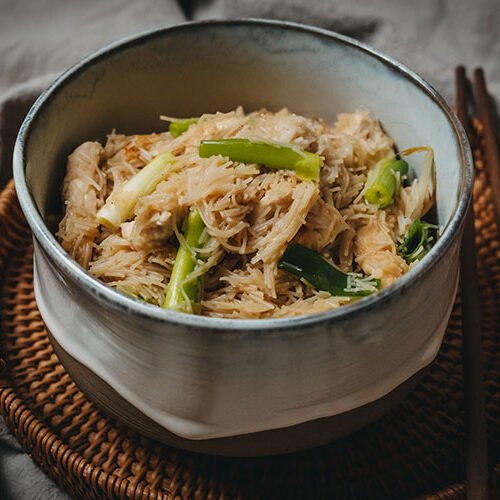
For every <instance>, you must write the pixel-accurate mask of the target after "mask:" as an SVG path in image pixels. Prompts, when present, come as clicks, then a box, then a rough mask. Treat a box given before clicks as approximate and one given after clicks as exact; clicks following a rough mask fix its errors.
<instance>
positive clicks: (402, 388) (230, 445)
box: [47, 328, 430, 457]
mask: <svg viewBox="0 0 500 500" xmlns="http://www.w3.org/2000/svg"><path fill="white" fill-rule="evenodd" d="M47 335H48V337H49V339H50V342H51V343H52V346H53V348H54V351H55V353H56V354H57V357H58V358H59V360H60V361H61V363H62V364H63V366H64V367H65V369H66V371H67V372H68V373H69V375H70V376H71V378H72V379H73V380H74V382H75V383H76V384H77V385H78V387H79V388H80V389H81V390H82V392H84V393H85V395H86V396H87V397H88V398H89V399H90V400H92V401H93V402H94V403H95V404H96V405H97V406H98V407H99V408H101V409H102V410H103V411H104V412H106V413H107V414H108V415H110V416H112V417H113V418H115V419H116V420H118V421H120V422H122V423H123V424H125V425H126V426H128V427H130V428H132V429H133V430H135V431H137V432H139V433H140V434H143V435H144V436H147V437H149V438H151V439H154V440H156V441H160V442H162V443H164V444H167V445H169V446H174V447H176V448H181V449H184V450H188V451H193V452H197V453H205V454H209V455H221V456H233V457H258V456H269V455H280V454H285V453H292V452H297V451H302V450H306V449H309V448H315V447H317V446H321V445H324V444H327V443H331V442H332V441H335V440H337V439H340V438H342V437H345V436H348V435H349V434H352V433H353V432H355V431H357V430H359V429H361V428H362V427H365V426H366V425H368V424H369V423H371V422H373V421H375V420H377V419H379V418H380V417H381V416H382V415H384V414H385V413H387V412H388V411H389V410H391V409H392V408H393V407H394V406H396V405H397V404H399V403H400V402H401V401H402V400H403V399H404V398H405V397H406V396H407V395H408V394H409V393H410V392H411V391H412V390H413V389H414V388H415V386H416V385H417V383H418V382H419V380H420V379H421V378H422V376H423V374H424V372H425V371H426V370H427V369H428V367H429V366H430V365H429V366H427V367H425V368H423V369H421V370H420V371H419V372H417V373H416V374H415V375H413V376H412V377H411V378H409V379H408V380H406V381H405V382H404V383H403V384H401V385H399V386H398V387H396V388H395V389H394V390H392V391H391V392H390V393H388V394H387V395H385V396H384V397H382V398H380V399H378V400H376V401H373V402H372V403H369V404H367V405H364V406H360V407H359V408H355V409H353V410H350V411H347V412H344V413H341V414H339V415H334V416H332V417H326V418H319V419H316V420H311V421H309V422H304V423H302V424H298V425H294V426H291V427H284V428H281V429H272V430H268V431H262V432H255V433H251V434H242V435H238V436H230V437H224V438H217V439H202V440H191V439H185V438H182V437H180V436H177V435H176V434H173V433H172V432H169V431H168V430H167V429H165V428H164V427H162V426H161V425H159V424H158V423H156V422H154V421H153V420H151V418H149V417H148V416H146V415H144V414H143V413H142V412H141V411H140V410H139V409H137V408H136V407H135V406H133V405H132V404H130V403H129V402H128V401H126V400H125V399H124V398H123V397H122V396H120V394H118V393H117V392H116V391H115V390H114V389H113V388H112V387H111V386H110V385H109V384H108V383H107V382H105V381H104V380H102V379H101V378H100V377H98V376H97V375H96V374H95V373H94V372H92V371H91V370H89V369H88V368H87V367H86V366H85V365H83V364H82V363H80V362H79V361H77V360H76V359H75V358H73V357H72V356H70V355H69V354H68V353H67V352H66V351H65V350H64V349H63V348H62V347H61V346H60V345H59V344H58V342H57V341H56V340H55V338H54V336H53V335H52V334H51V332H50V330H49V329H48V328H47Z"/></svg>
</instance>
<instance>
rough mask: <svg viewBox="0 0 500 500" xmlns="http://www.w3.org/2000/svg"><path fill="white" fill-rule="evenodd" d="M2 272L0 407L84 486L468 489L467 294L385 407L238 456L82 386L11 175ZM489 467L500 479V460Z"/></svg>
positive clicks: (202, 490)
mask: <svg viewBox="0 0 500 500" xmlns="http://www.w3.org/2000/svg"><path fill="white" fill-rule="evenodd" d="M475 128H476V131H477V132H478V133H479V134H480V133H481V127H480V125H479V124H477V123H476V126H475ZM475 154H476V168H477V170H478V173H477V176H476V181H475V209H476V231H477V244H478V266H479V279H480V285H481V286H480V288H481V303H482V328H483V337H484V342H483V344H484V351H485V363H486V366H485V368H486V382H485V388H486V398H487V400H486V404H487V419H488V421H487V426H488V438H489V457H490V463H491V464H500V244H499V239H498V233H497V228H496V225H495V223H494V216H493V206H492V200H491V192H490V190H489V189H488V182H487V178H486V173H485V171H484V169H483V156H482V152H481V149H478V150H477V151H476V152H475ZM0 275H1V277H2V282H1V290H0V312H1V316H0V320H1V332H0V340H1V349H2V354H3V357H4V360H5V361H6V363H7V367H6V370H4V373H3V375H2V377H3V378H2V384H1V385H2V387H0V412H1V413H2V414H3V416H4V418H5V420H6V421H7V423H8V425H9V427H10V429H11V430H12V431H13V432H14V433H15V435H16V436H17V437H18V439H19V440H20V442H21V443H22V445H23V447H24V448H25V449H26V450H27V452H28V453H30V455H31V456H32V458H33V459H34V460H35V461H36V462H37V463H38V464H39V465H40V466H41V467H42V468H43V470H44V471H45V472H46V473H47V474H48V475H49V476H50V477H52V478H53V479H54V480H56V481H57V482H58V483H59V484H60V485H61V486H62V487H63V488H64V489H66V490H67V491H68V492H70V493H73V494H74V495H75V496H76V497H77V498H99V499H101V498H133V499H159V498H169V499H170V498H190V499H191V498H192V499H204V498H209V499H216V498H225V499H228V498H257V497H258V498H266V499H267V498H269V499H274V498H314V499H319V498H342V499H345V498H362V499H365V498H384V499H387V498H411V497H417V496H418V497H424V498H429V499H430V498H432V499H451V498H465V488H464V477H465V471H464V462H465V460H464V443H465V435H464V432H465V430H464V429H465V426H464V402H463V399H464V394H463V375H462V355H461V330H460V298H458V299H457V302H456V304H455V308H454V310H453V314H452V317H451V320H450V324H449V327H448V331H447V334H446V337H445V341H444V344H443V346H442V349H441V351H440V354H439V356H438V358H437V360H436V362H435V363H434V364H433V365H432V367H431V368H430V370H429V371H428V372H427V373H426V374H425V376H424V378H423V380H422V381H421V383H420V384H419V385H418V386H417V388H416V390H415V391H414V392H413V393H412V394H411V395H410V396H409V397H408V398H407V399H406V400H405V401H404V402H403V403H402V404H400V405H399V406H397V407H396V408H395V409H394V410H393V411H391V412H390V413H389V414H387V415H386V416H385V417H383V418H382V419H380V420H379V421H377V422H375V423H374V424H372V425H370V426H369V427H366V428H365V429H363V430H361V431H359V432H357V433H356V434H354V435H352V436H349V437H347V438H344V439H342V440H340V441H337V442H335V443H332V444H330V445H328V446H324V447H321V448H317V449H314V450H311V451H307V452H302V453H297V454H293V455H287V456H281V457H273V458H260V459H231V458H218V457H209V456H203V455H197V454H194V453H189V452H184V451H180V450H176V449H173V448H170V447H167V446H164V445H161V444H159V443H156V442H153V441H151V440H149V439H146V438H144V437H142V436H140V435H138V434H136V433H134V432H132V431H130V430H129V429H127V428H125V427H123V426H122V425H120V424H119V423H117V422H116V421H115V420H113V419H111V418H108V417H107V416H106V415H105V414H103V413H102V412H101V411H100V410H99V409H98V408H96V407H95V406H94V404H93V403H91V402H90V401H89V400H88V399H87V398H86V397H85V395H84V394H82V393H81V392H80V391H79V390H78V388H77V387H76V386H75V384H74V383H73V382H72V380H71V379H70V377H69V375H68V374H67V373H66V372H65V370H64V368H63V367H62V365H61V364H60V363H59V361H58V359H57V357H56V356H55V354H54V352H53V350H52V347H51V345H50V343H49V340H48V339H47V336H46V333H45V330H44V325H43V322H42V320H41V318H40V315H39V312H38V309H37V307H36V303H35V299H34V295H33V281H32V278H33V276H32V246H31V235H30V232H29V230H28V229H27V226H26V223H25V222H24V218H23V216H22V213H21V211H20V208H19V205H18V203H17V200H16V197H15V194H14V187H13V184H12V183H11V184H9V186H8V187H7V188H6V189H5V190H4V192H3V193H2V194H1V195H0ZM443 278H444V279H445V277H443ZM0 369H1V367H0ZM491 476H492V482H493V483H496V486H497V487H498V483H499V482H500V481H499V479H498V478H499V477H500V465H498V466H492V474H491ZM494 486H495V485H494ZM494 494H495V493H494ZM495 498H500V495H499V496H498V497H495Z"/></svg>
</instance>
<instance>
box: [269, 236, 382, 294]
mask: <svg viewBox="0 0 500 500" xmlns="http://www.w3.org/2000/svg"><path fill="white" fill-rule="evenodd" d="M278 268H279V269H283V270H285V271H288V272H289V273H291V274H294V275H295V276H297V277H299V278H300V279H301V280H303V281H305V282H307V283H308V284H310V285H311V286H313V287H314V288H316V289H317V290H323V291H325V292H328V293H330V294H331V295H334V296H340V297H363V296H365V295H370V294H372V293H373V292H375V291H377V290H378V289H379V288H380V280H378V279H374V278H363V277H362V276H361V275H359V274H355V273H344V272H342V271H341V270H340V269H337V268H336V267H335V266H333V265H332V264H330V263H329V262H327V261H326V260H325V259H323V258H322V257H321V256H320V255H319V254H318V253H317V252H315V251H314V250H311V249H310V248H307V247H305V246H303V245H300V244H299V243H293V244H292V245H290V246H289V247H288V248H287V249H286V251H285V253H284V254H283V257H281V259H280V261H279V263H278Z"/></svg>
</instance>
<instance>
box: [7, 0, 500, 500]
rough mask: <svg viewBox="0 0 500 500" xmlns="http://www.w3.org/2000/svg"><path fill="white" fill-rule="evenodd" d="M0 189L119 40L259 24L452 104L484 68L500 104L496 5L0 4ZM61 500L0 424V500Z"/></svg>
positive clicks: (363, 0)
mask: <svg viewBox="0 0 500 500" xmlns="http://www.w3.org/2000/svg"><path fill="white" fill-rule="evenodd" d="M0 13H1V14H0V185H1V184H2V183H3V182H5V181H6V179H7V178H8V177H9V175H10V163H11V157H12V147H13V143H14V140H15V136H16V134H17V130H18V128H19V125H20V123H21V121H22V118H23V117H24V115H25V114H26V112H27V110H28V109H29V106H30V105H31V103H32V102H33V100H34V99H35V98H36V96H37V95H38V94H39V93H40V92H41V91H42V90H43V89H44V88H45V87H47V85H48V84H49V83H50V82H51V81H52V80H54V78H55V77H56V76H57V75H59V74H60V73H61V72H62V71H64V70H65V69H66V68H68V67H69V66H71V65H72V64H74V63H76V62H77V61H78V60H79V59H81V58H82V57H84V56H86V55H88V54H89V53H91V52H92V51H94V50H96V49H98V48H100V47H102V46H104V45H106V44H108V43H111V42H113V41H116V40H118V39H120V38H122V37H125V36H128V35H131V34H133V33H137V32H140V31H143V30H147V29H150V28H154V27H159V26H165V25H169V24H175V23H178V22H182V21H185V20H187V19H206V18H237V17H267V18H272V19H284V20H289V21H299V22H304V23H307V24H312V25H316V26H320V27H323V28H327V29H331V30H334V31H338V32H341V33H343V34H346V35H348V36H352V37H354V38H357V39H359V40H361V41H364V42H366V43H369V44H370V45H373V46H375V47H376V48H378V49H380V50H382V51H383V52H386V53H387V54H389V55H392V56H393V57H395V58H396V59H399V60H400V61H402V62H404V63H405V64H406V65H408V66H409V67H410V68H412V69H414V70H415V71H416V72H417V73H419V74H421V75H422V76H423V77H424V78H426V79H427V80H428V81H429V82H430V83H431V84H432V85H434V86H435V87H436V88H437V90H439V91H440V92H441V93H442V94H443V95H444V96H445V97H446V98H447V99H448V100H449V101H450V102H452V100H453V96H454V90H453V68H454V67H455V65H457V64H465V65H467V66H468V67H469V68H473V67H475V66H483V68H484V69H485V71H486V75H487V80H488V82H489V90H490V92H491V94H492V95H493V96H495V97H496V98H497V99H498V98H500V65H499V64H498V61H499V60H500V28H499V27H500V2H499V1H498V0H476V1H475V2H471V1H469V0H440V1H436V0H421V1H420V2H415V1H413V0H350V1H347V0H308V1H303V0H269V1H266V0H179V1H178V2H176V1H175V0H140V1H139V0H135V1H134V0H87V1H80V0H0ZM66 498H69V497H68V496H67V495H66V494H65V493H64V492H62V491H61V490H60V489H59V488H58V487H57V486H56V485H55V484H54V483H53V482H52V481H51V480H50V479H49V478H48V477H47V476H45V475H44V473H43V472H42V471H41V470H40V469H39V468H38V467H37V466H36V465H35V464H34V462H32V461H31V459H30V458H29V457H28V456H27V455H26V454H25V453H23V451H22V449H21V447H20V446H19V444H18V443H17V441H16V440H15V438H14V437H13V436H12V435H11V434H10V433H9V431H8V430H7V428H6V426H5V424H4V422H3V420H1V419H0V499H5V500H7V499H9V500H10V499H20V500H21V499H22V500H24V499H33V500H36V499H40V500H56V499H57V500H59V499H66Z"/></svg>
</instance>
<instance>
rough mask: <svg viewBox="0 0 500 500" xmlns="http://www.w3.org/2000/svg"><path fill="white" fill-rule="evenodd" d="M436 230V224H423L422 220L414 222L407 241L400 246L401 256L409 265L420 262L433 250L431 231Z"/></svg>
mask: <svg viewBox="0 0 500 500" xmlns="http://www.w3.org/2000/svg"><path fill="white" fill-rule="evenodd" d="M435 228H436V226H435V225H434V224H429V223H428V222H422V221H421V220H420V219H416V220H414V221H413V224H412V225H411V226H410V229H408V233H407V234H406V236H405V239H404V240H403V242H402V243H401V244H400V245H399V254H400V255H401V257H403V259H405V260H406V262H407V263H408V264H410V263H412V262H414V261H416V260H420V259H421V258H422V257H423V256H424V255H425V254H426V253H427V252H428V251H429V250H430V249H431V247H432V243H431V241H432V240H431V238H433V237H432V234H431V232H432V231H431V230H432V229H435Z"/></svg>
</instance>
